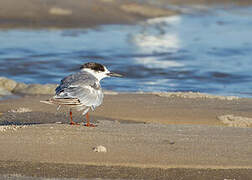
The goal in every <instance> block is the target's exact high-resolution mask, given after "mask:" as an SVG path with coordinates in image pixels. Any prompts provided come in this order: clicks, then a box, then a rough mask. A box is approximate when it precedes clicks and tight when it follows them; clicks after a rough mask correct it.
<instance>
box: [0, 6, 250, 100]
mask: <svg viewBox="0 0 252 180" xmlns="http://www.w3.org/2000/svg"><path fill="white" fill-rule="evenodd" d="M183 11H184V12H185V13H184V14H183V15H178V16H172V17H166V18H156V19H151V20H148V21H146V22H142V23H139V24H137V25H106V26H100V27H97V28H94V29H62V30H48V29H47V30H46V29H45V30H25V29H14V30H13V29H12V30H0V42H1V43H0V76H6V77H9V78H12V79H15V80H17V81H20V82H25V83H42V84H46V83H58V82H59V81H60V79H61V78H62V77H63V76H66V75H68V74H70V73H73V72H75V71H77V70H78V68H79V66H80V65H81V64H83V63H85V62H88V61H95V62H99V63H103V64H105V65H107V66H108V68H109V69H110V70H112V71H116V72H119V73H122V74H124V75H125V78H124V79H117V78H113V79H110V80H108V79H107V80H103V82H102V85H103V87H105V88H106V89H108V90H116V91H196V92H206V93H213V94H221V95H237V96H243V97H252V81H251V70H252V62H251V61H252V7H243V8H242V7H230V8H206V7H201V8H197V9H194V8H188V7H187V8H184V9H183Z"/></svg>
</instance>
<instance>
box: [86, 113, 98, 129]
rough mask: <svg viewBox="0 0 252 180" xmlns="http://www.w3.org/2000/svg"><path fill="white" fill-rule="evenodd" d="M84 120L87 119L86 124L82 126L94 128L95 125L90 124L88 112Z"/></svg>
mask: <svg viewBox="0 0 252 180" xmlns="http://www.w3.org/2000/svg"><path fill="white" fill-rule="evenodd" d="M86 119H87V123H86V124H84V126H87V127H95V126H96V125H94V124H91V123H90V121H89V115H88V112H87V114H86Z"/></svg>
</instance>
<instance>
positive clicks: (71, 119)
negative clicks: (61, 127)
mask: <svg viewBox="0 0 252 180" xmlns="http://www.w3.org/2000/svg"><path fill="white" fill-rule="evenodd" d="M70 125H79V124H78V123H76V122H74V121H73V113H72V110H71V109H70Z"/></svg>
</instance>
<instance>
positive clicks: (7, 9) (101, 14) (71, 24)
mask: <svg viewBox="0 0 252 180" xmlns="http://www.w3.org/2000/svg"><path fill="white" fill-rule="evenodd" d="M139 2H140V1H132V0H131V1H130V0H123V1H122V0H92V1H91V0H74V1H68V0H8V1H5V0H0V28H89V27H94V26H96V25H103V24H132V23H136V22H138V21H141V20H144V19H148V18H154V17H161V16H170V15H174V14H178V13H181V12H180V11H179V10H175V9H172V8H170V9H167V8H164V7H165V6H167V5H168V3H167V2H166V1H163V0H159V1H158V3H156V4H153V3H150V2H149V3H148V1H144V3H139ZM251 2H252V1H251V0H242V1H232V0H221V1H217V0H214V1H210V0H206V1H202V0H188V1H184V0H172V1H169V5H173V6H174V5H175V6H176V5H197V6H199V5H205V6H209V5H216V4H221V5H242V6H246V5H251Z"/></svg>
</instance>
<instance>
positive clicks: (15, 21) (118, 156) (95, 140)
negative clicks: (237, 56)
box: [0, 0, 252, 180]
mask: <svg viewBox="0 0 252 180" xmlns="http://www.w3.org/2000/svg"><path fill="white" fill-rule="evenodd" d="M31 2H32V3H31ZM160 2H162V3H164V2H165V1H162V0H160ZM230 2H232V3H234V4H236V5H242V6H244V5H248V4H251V1H250V0H244V1H239V2H234V1H231V0H222V1H217V0H216V1H211V2H210V1H202V0H190V1H187V3H186V5H192V4H194V5H195V4H197V5H199V6H200V5H209V4H210V5H212V4H215V3H221V4H230ZM170 4H171V5H181V4H183V5H184V4H185V2H184V1H182V0H172V1H170ZM175 9H176V8H175ZM175 9H172V8H170V9H169V8H166V9H164V8H163V7H162V6H157V5H155V6H154V5H153V4H149V3H140V1H121V0H118V1H116V0H92V1H91V0H85V1H84V0H75V1H71V2H70V1H67V0H53V1H52V0H36V1H35V0H8V1H4V0H0V28H3V29H4V28H7V29H9V28H28V29H29V28H49V29H50V28H90V27H95V26H96V25H104V24H134V23H136V22H139V21H141V20H145V19H148V18H154V17H163V16H165V17H166V16H170V15H174V14H179V13H182V12H180V11H179V10H175ZM56 86H57V85H56V84H50V85H41V84H24V83H21V82H19V83H18V82H15V81H13V80H10V79H6V78H0V154H1V155H0V179H4V180H5V179H8V180H16V179H19V180H23V179H24V180H28V179H29V180H30V179H31V180H33V179H41V180H48V178H49V179H50V178H52V179H54V180H58V179H73V180H77V179H79V180H80V179H103V180H104V179H124V180H126V179H157V180H161V179H164V180H165V179H172V180H173V179H174V180H177V179H181V180H191V179H193V180H201V179H204V180H215V179H216V180H249V179H251V177H252V129H251V128H252V111H251V107H252V99H251V98H238V97H228V96H216V95H210V94H202V93H192V92H174V93H173V92H172V93H167V92H166V93H156V92H150V93H142V92H137V93H117V92H112V91H105V98H104V102H103V104H102V105H101V106H100V107H98V108H97V109H96V110H95V111H94V112H90V117H91V122H92V123H95V124H96V125H97V127H95V128H89V127H85V126H83V124H82V123H83V122H85V118H84V117H83V116H81V113H80V112H77V111H75V110H74V111H73V119H74V121H75V122H79V123H80V125H78V126H71V125H69V114H68V113H69V111H68V109H67V108H64V107H62V108H61V109H60V110H59V111H57V110H56V109H57V107H56V106H52V105H47V104H43V103H41V102H40V101H41V100H46V99H48V98H50V97H51V96H52V95H53V93H54V89H55V87H56ZM101 146H102V148H101ZM96 151H103V152H96Z"/></svg>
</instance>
